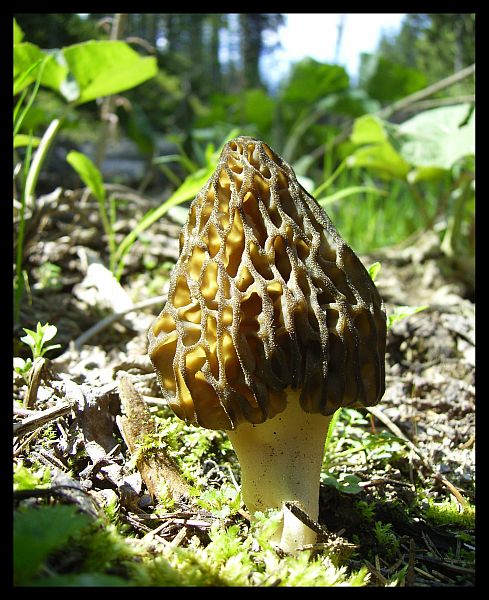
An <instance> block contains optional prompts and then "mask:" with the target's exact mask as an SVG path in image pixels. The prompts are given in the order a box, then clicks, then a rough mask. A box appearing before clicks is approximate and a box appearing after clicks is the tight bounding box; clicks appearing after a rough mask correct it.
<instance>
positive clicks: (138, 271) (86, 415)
mask: <svg viewBox="0 0 489 600" xmlns="http://www.w3.org/2000/svg"><path fill="white" fill-rule="evenodd" d="M120 196H123V197H124V200H125V207H122V206H121V205H119V211H120V212H119V215H120V218H119V219H118V226H117V227H118V230H117V237H118V239H119V240H120V239H121V238H122V237H123V236H124V235H125V234H126V233H128V232H129V231H131V230H132V229H133V228H134V226H135V224H136V223H137V221H138V219H139V218H140V216H141V215H142V214H143V213H144V212H145V211H146V210H147V209H148V208H149V207H150V206H151V204H152V202H151V200H150V199H148V198H143V197H141V196H139V195H138V194H136V193H135V192H133V191H131V190H127V189H119V197H120ZM36 207H37V208H36V211H35V213H34V214H31V215H28V219H27V222H26V245H25V263H24V266H25V268H26V270H27V272H28V273H29V282H30V293H29V294H24V298H23V302H22V305H21V312H20V319H19V322H20V324H21V326H22V327H27V328H30V329H35V328H36V323H37V322H38V321H39V322H41V323H46V322H49V323H51V324H55V325H56V327H57V329H58V334H57V336H56V339H55V340H54V341H55V342H57V343H59V344H61V349H60V350H58V351H57V353H58V355H57V356H56V352H52V353H50V355H49V356H51V357H53V358H52V359H51V360H46V361H45V362H44V363H43V364H41V365H39V369H38V371H39V375H38V381H37V382H36V384H37V385H38V388H37V394H36V393H35V394H33V395H31V402H30V404H29V406H28V407H27V409H26V410H24V411H21V410H17V411H16V413H17V414H15V416H14V425H17V426H20V425H21V424H23V426H24V427H25V423H26V420H28V418H29V417H32V415H36V414H39V413H35V412H28V410H29V411H46V410H48V409H50V408H52V407H60V406H62V405H63V403H64V406H66V402H67V401H69V402H70V403H71V405H72V406H73V404H74V405H75V406H76V407H77V408H75V409H71V411H70V408H69V406H68V408H67V409H66V410H65V412H64V413H63V414H62V415H61V416H59V417H58V418H57V420H56V424H57V425H56V435H55V436H54V437H53V439H52V440H51V442H50V446H49V447H48V448H46V444H45V443H43V444H41V443H40V436H39V435H38V434H39V432H40V431H42V427H41V426H40V425H39V426H38V428H37V429H36V428H34V429H33V430H32V429H29V426H28V425H27V429H28V431H29V433H26V429H25V428H24V429H23V430H22V429H20V430H18V431H17V437H15V439H14V452H15V453H16V455H17V457H19V458H24V459H26V460H27V461H29V460H33V459H36V460H37V461H39V462H41V463H44V464H47V465H49V466H50V467H52V468H54V471H55V472H56V473H57V477H58V480H57V481H58V482H59V481H62V480H63V478H65V479H66V478H67V477H68V474H67V473H68V470H69V468H68V462H69V461H72V460H73V456H77V455H80V456H84V457H85V458H83V459H80V462H79V464H78V469H77V470H76V473H75V474H74V475H73V479H71V481H72V482H73V481H75V482H76V483H77V485H79V486H80V487H81V489H83V490H89V491H90V493H91V495H92V499H94V500H95V501H101V498H103V497H104V496H107V495H108V494H109V493H113V492H114V491H115V492H116V493H117V494H118V495H119V497H120V498H122V494H123V493H126V497H125V498H124V503H125V506H126V507H129V508H128V509H127V510H128V514H130V512H131V511H130V507H131V506H135V505H136V504H138V505H139V507H140V506H141V503H144V498H145V497H146V498H147V493H146V490H145V488H144V486H143V485H142V484H141V482H140V481H139V483H135V480H136V479H137V478H136V477H135V476H134V473H132V474H131V473H129V472H126V471H125V469H124V463H125V461H126V459H127V457H128V455H127V448H126V447H125V444H124V441H123V440H121V437H120V434H119V431H118V428H117V423H116V419H115V417H116V415H117V414H118V413H119V412H120V403H119V397H118V393H117V377H118V374H120V373H121V372H124V373H126V374H128V376H129V377H130V380H131V381H132V383H133V384H134V385H135V387H136V389H137V390H138V391H139V392H140V393H141V394H143V395H144V396H145V397H146V398H147V399H148V398H149V401H150V402H151V401H153V402H154V403H157V402H158V398H159V397H160V394H159V390H158V387H157V383H156V379H155V377H154V374H153V372H152V369H151V365H150V362H149V359H148V357H147V354H146V331H147V328H148V326H149V323H150V322H151V320H152V318H153V315H155V314H157V313H158V312H159V311H160V310H161V308H162V306H163V301H162V300H160V302H159V304H158V305H155V306H152V307H148V308H143V309H139V310H137V311H135V312H133V313H127V314H126V315H125V316H123V317H121V318H119V319H117V320H115V321H114V322H112V323H111V324H110V325H109V326H108V327H106V328H103V329H101V330H100V331H99V333H98V334H95V335H94V336H92V337H90V338H89V339H87V340H86V342H85V343H82V342H83V339H81V340H80V336H82V334H84V333H85V332H87V330H89V329H90V328H91V327H92V326H94V325H96V324H97V323H99V322H100V321H101V320H102V319H104V317H106V316H107V315H109V314H111V313H113V312H114V311H119V310H124V309H127V307H130V306H131V303H138V302H141V301H143V300H148V299H151V298H152V297H156V296H160V295H161V294H163V293H164V285H165V278H164V276H163V275H164V272H163V271H162V270H161V268H160V269H158V268H154V269H153V270H151V268H152V267H155V266H160V267H161V265H164V264H168V265H169V267H171V263H172V261H174V260H175V259H176V257H177V254H178V233H179V229H180V224H179V223H178V222H176V221H175V220H171V219H161V221H160V222H159V223H158V224H156V225H155V226H153V227H152V228H151V229H150V230H148V231H146V232H145V233H144V235H143V236H141V239H140V240H139V241H137V242H136V243H135V244H134V246H133V247H132V249H131V252H130V254H129V257H128V260H127V262H126V267H125V271H124V275H123V278H122V288H120V287H118V286H117V284H116V283H115V282H114V281H113V280H111V278H110V276H109V275H108V273H107V270H106V269H104V267H103V265H107V264H108V256H107V249H106V245H105V242H104V236H103V231H102V229H101V224H100V219H99V214H98V209H97V204H96V203H95V202H94V201H93V199H90V198H89V197H87V195H86V194H83V193H82V192H81V191H80V190H76V191H71V190H66V191H64V190H61V189H58V190H56V191H55V192H53V193H52V194H50V195H47V196H44V197H41V198H39V199H38V201H37V203H36ZM362 260H363V262H364V264H366V265H369V264H372V263H373V262H375V261H380V262H381V264H382V269H381V271H380V274H379V275H378V277H377V280H376V283H377V285H378V287H379V290H380V292H381V295H382V296H383V298H384V301H385V303H386V308H387V311H388V314H391V313H392V311H393V310H394V308H395V307H397V306H404V305H407V306H421V305H428V308H426V309H425V310H423V311H421V312H419V313H416V314H414V315H412V316H410V317H408V318H406V319H404V320H402V321H399V322H397V323H395V324H394V325H393V327H392V328H391V329H390V330H389V333H388V341H387V355H386V366H387V376H386V384H387V388H386V392H385V395H384V398H383V400H382V401H381V403H380V405H379V406H378V407H377V408H378V409H379V410H380V411H381V412H382V413H383V414H384V415H385V417H386V419H387V420H386V421H385V422H381V421H380V420H379V419H377V418H376V417H375V415H374V416H372V422H371V426H372V427H373V428H374V429H375V431H377V432H380V431H383V430H389V425H390V424H392V425H393V426H394V427H395V426H397V427H398V428H399V429H400V431H401V432H402V434H403V435H404V436H406V437H407V438H408V439H409V440H410V442H411V443H412V445H413V446H414V447H415V449H416V452H415V451H413V452H412V453H411V457H410V459H409V460H407V459H406V460H401V461H399V462H398V463H396V462H394V463H393V464H391V465H390V469H389V470H388V471H386V470H385V468H384V469H383V471H382V472H380V471H377V472H376V471H375V468H372V467H371V466H369V465H364V466H363V467H362V466H359V467H358V468H357V469H356V473H355V474H356V475H357V476H358V477H360V479H361V480H362V481H363V482H364V484H365V485H364V487H363V490H362V493H361V495H359V496H353V495H348V494H345V493H340V492H339V491H338V490H336V489H334V488H332V487H330V486H322V488H321V496H320V518H319V521H320V524H321V525H322V526H323V527H325V528H326V529H328V530H329V531H334V532H337V533H339V535H341V536H343V538H345V539H347V540H349V541H351V540H355V543H356V545H357V553H356V554H354V555H352V558H351V559H350V562H349V564H350V565H351V566H356V567H359V566H361V565H362V564H365V561H368V564H369V565H370V567H371V571H372V573H373V578H372V583H373V585H382V584H383V583H385V581H386V579H387V578H388V577H389V576H390V575H391V574H392V573H393V572H395V571H396V568H397V569H400V568H401V567H402V565H405V564H408V565H409V569H408V575H407V580H406V581H407V584H409V585H415V586H430V587H436V586H442V587H443V586H467V585H473V584H474V579H475V574H474V570H473V568H472V567H471V566H470V565H469V566H467V563H466V562H463V561H462V559H461V558H460V556H461V551H462V554H463V551H466V552H469V551H471V550H472V549H473V546H472V543H469V542H466V541H460V535H459V534H460V528H457V527H451V526H450V525H444V526H441V525H439V526H434V525H433V524H430V523H429V522H427V521H426V520H425V519H423V517H422V512H421V510H420V504H419V503H417V504H416V502H414V499H413V496H414V495H415V492H414V487H413V483H418V482H420V481H421V482H423V483H424V485H425V489H426V490H427V493H428V494H429V495H430V496H431V497H432V498H433V499H434V500H440V499H446V498H448V497H450V495H452V496H456V497H458V498H460V496H461V497H462V501H463V498H465V499H466V500H469V501H470V502H473V501H474V493H475V412H474V411H475V387H474V386H475V380H474V378H475V304H474V302H473V300H474V290H473V280H472V278H471V277H467V275H466V274H464V275H463V277H461V276H460V275H459V273H460V270H457V263H456V262H455V261H454V260H453V259H448V258H447V257H445V256H444V255H443V254H442V253H441V251H440V249H439V243H438V238H437V236H436V235H435V234H432V233H429V232H428V233H425V234H424V235H422V236H418V238H416V239H415V240H413V241H412V243H411V244H410V245H409V246H405V248H404V249H402V248H396V249H388V250H384V251H379V252H376V253H375V255H371V256H365V257H362ZM49 263H52V264H54V265H57V266H58V267H60V268H61V269H60V271H59V272H54V271H53V270H51V271H50V270H49V267H46V265H49ZM111 286H113V287H112V288H111ZM109 288H110V289H112V291H111V292H108V290H109ZM23 334H24V332H23V331H22V329H21V328H20V327H18V328H17V329H16V330H15V331H14V356H21V357H24V358H27V357H28V356H29V352H28V348H27V347H26V346H24V345H22V344H20V342H19V338H20V337H21V336H22V335H23ZM31 387H32V384H31ZM26 396H27V386H26V384H25V382H24V380H23V379H22V377H21V376H20V375H18V374H17V373H15V372H14V399H15V400H18V401H23V402H24V408H26ZM16 406H17V408H18V406H19V405H18V404H17V405H16ZM366 414H367V413H366ZM52 423H53V421H51V422H49V423H48V426H50V425H52ZM386 423H387V425H386ZM31 431H32V433H31ZM36 431H37V435H36V434H35V432H36ZM391 431H392V430H391ZM29 436H31V439H30V441H29V440H28V439H27V438H29ZM80 449H84V450H85V454H84V455H83V453H80ZM102 472H103V473H104V477H97V476H96V475H97V473H102ZM131 478H132V479H131ZM450 486H451V487H450ZM124 490H125V492H124ZM145 494H146V496H145ZM359 498H360V499H363V500H365V501H366V502H367V503H369V504H370V505H371V506H372V507H373V510H374V516H373V520H374V521H381V522H383V523H390V524H391V527H392V531H393V532H394V533H395V534H396V535H397V536H398V538H399V539H400V540H401V542H400V547H399V548H398V552H397V555H396V556H397V559H398V560H397V563H398V564H397V565H396V564H389V563H388V562H386V560H385V548H382V547H379V542H378V539H377V538H376V537H375V536H374V534H373V528H372V522H373V521H370V525H369V524H368V523H367V522H366V521H365V519H363V517H362V516H361V515H360V514H359V511H358V508H357V502H358V500H359ZM65 499H66V498H65ZM85 502H86V500H85ZM413 506H414V508H413ZM91 510H93V509H91ZM174 533H175V534H176V533H177V532H176V531H175V532H174ZM468 533H472V534H473V532H468ZM447 554H450V555H451V556H453V559H452V560H451V561H449V560H448V559H447V558H446V557H447ZM379 556H380V557H384V558H383V559H379ZM414 567H416V568H414ZM408 580H409V581H408Z"/></svg>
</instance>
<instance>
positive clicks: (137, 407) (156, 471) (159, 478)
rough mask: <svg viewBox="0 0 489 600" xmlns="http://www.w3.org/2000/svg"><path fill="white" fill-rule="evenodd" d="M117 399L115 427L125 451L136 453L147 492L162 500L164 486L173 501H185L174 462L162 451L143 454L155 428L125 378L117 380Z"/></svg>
mask: <svg viewBox="0 0 489 600" xmlns="http://www.w3.org/2000/svg"><path fill="white" fill-rule="evenodd" d="M119 396H120V400H121V409H122V416H121V417H117V419H116V421H117V425H118V426H119V430H120V432H121V434H122V437H123V438H124V441H125V442H126V445H127V447H128V449H129V452H130V453H131V454H136V457H137V461H136V465H137V468H138V470H139V472H140V473H141V477H142V478H143V480H144V482H145V483H146V486H147V488H148V491H149V493H150V494H151V495H152V496H153V497H154V498H156V499H158V500H162V499H163V498H162V497H161V496H162V488H164V487H165V485H166V489H167V491H168V492H169V493H170V495H171V496H172V498H173V499H174V500H176V501H177V502H181V501H182V499H185V500H188V499H189V498H190V486H189V485H188V483H187V482H186V481H185V480H184V479H183V478H182V476H181V475H180V471H179V469H178V467H177V465H176V463H175V462H174V460H173V459H172V458H171V457H170V456H169V455H168V454H167V453H166V452H165V448H164V447H159V448H158V449H156V450H154V449H152V448H151V449H150V451H147V452H146V451H145V450H144V445H145V444H148V441H149V440H151V436H154V435H155V434H156V426H155V423H154V420H153V417H152V415H151V413H150V412H149V409H148V407H147V406H146V403H145V402H144V400H143V399H142V397H141V395H140V394H139V393H138V392H137V391H136V389H135V388H134V386H133V385H132V383H131V382H130V381H129V378H128V377H127V376H125V375H123V376H121V378H120V379H119ZM165 491H166V490H165Z"/></svg>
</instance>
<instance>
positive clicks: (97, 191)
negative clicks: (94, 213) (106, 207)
mask: <svg viewBox="0 0 489 600" xmlns="http://www.w3.org/2000/svg"><path fill="white" fill-rule="evenodd" d="M66 160H67V162H68V163H69V164H70V165H71V166H72V167H73V168H74V169H75V171H76V172H77V173H78V175H79V176H80V178H81V180H82V181H83V183H84V184H85V185H86V186H87V187H88V188H89V189H90V191H91V192H92V194H93V195H94V196H95V198H97V200H98V201H99V202H104V201H105V188H104V184H103V179H102V174H101V173H100V171H99V169H98V168H97V167H96V166H95V165H94V164H93V162H92V161H91V160H90V159H89V158H88V156H85V154H82V153H81V152H76V151H75V150H72V151H71V152H69V153H68V156H67V157H66Z"/></svg>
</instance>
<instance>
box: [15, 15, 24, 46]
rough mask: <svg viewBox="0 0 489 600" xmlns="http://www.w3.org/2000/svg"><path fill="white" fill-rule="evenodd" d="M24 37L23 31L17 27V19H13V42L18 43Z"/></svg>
mask: <svg viewBox="0 0 489 600" xmlns="http://www.w3.org/2000/svg"><path fill="white" fill-rule="evenodd" d="M23 38H24V32H23V31H22V29H21V28H20V27H19V25H18V23H17V21H16V20H15V19H14V44H20V42H21V41H22V40H23Z"/></svg>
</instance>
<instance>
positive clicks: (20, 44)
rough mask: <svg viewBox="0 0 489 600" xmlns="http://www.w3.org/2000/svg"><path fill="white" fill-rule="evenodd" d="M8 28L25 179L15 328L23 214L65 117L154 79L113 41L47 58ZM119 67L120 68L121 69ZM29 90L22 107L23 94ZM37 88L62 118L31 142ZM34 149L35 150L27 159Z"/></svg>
mask: <svg viewBox="0 0 489 600" xmlns="http://www.w3.org/2000/svg"><path fill="white" fill-rule="evenodd" d="M13 28H14V87H13V94H14V98H15V97H16V96H19V95H20V97H19V99H18V100H17V102H16V104H15V107H14V149H15V148H19V147H20V146H22V145H24V146H27V153H26V156H25V158H24V161H23V169H21V170H22V172H23V175H24V177H23V181H22V182H21V185H22V190H21V191H20V192H19V196H20V202H19V200H17V206H18V207H19V213H20V214H19V226H18V234H17V235H18V239H17V248H16V271H15V279H14V290H15V295H14V321H15V322H17V321H18V317H19V309H20V301H21V298H22V294H23V290H24V285H25V283H24V280H25V277H26V275H25V274H24V272H23V269H22V260H23V247H24V230H25V213H26V209H27V208H28V207H29V208H33V206H34V195H35V190H36V186H37V182H38V179H39V175H40V173H41V170H42V168H43V165H44V163H45V161H46V157H47V154H48V151H49V149H50V148H51V146H52V144H53V142H54V140H55V138H56V136H57V134H58V132H59V131H60V129H61V127H62V125H63V123H64V120H65V117H66V115H67V114H68V112H69V111H70V110H72V109H73V108H75V107H78V106H80V105H81V104H85V103H86V102H91V101H93V100H96V99H97V98H100V97H103V96H109V95H112V94H116V93H119V92H121V91H125V90H128V89H131V88H133V87H135V86H137V85H139V84H141V83H143V82H144V81H146V80H148V79H150V78H151V77H154V75H156V73H157V64H156V59H155V58H154V57H141V56H139V55H138V54H137V52H135V51H134V50H133V49H132V48H131V47H130V46H129V45H128V44H126V43H125V42H120V41H115V40H109V41H95V40H90V41H88V42H84V43H82V44H74V45H72V46H67V47H65V48H61V49H60V50H57V51H56V52H48V51H44V50H41V49H40V48H38V47H37V46H36V45H34V44H31V43H29V42H26V41H24V33H23V32H22V30H21V28H20V27H19V26H18V24H17V22H16V21H15V19H14V20H13ZM120 65H124V69H121V68H120ZM32 84H34V88H33V91H32V93H31V95H30V97H29V99H28V101H27V102H26V98H27V90H28V88H29V87H30V86H31V85H32ZM39 86H43V87H46V88H49V89H51V90H54V91H55V92H57V93H58V94H59V95H60V96H61V97H62V98H63V99H64V100H65V101H66V108H65V111H64V112H63V114H62V115H60V117H59V118H55V119H53V120H52V121H51V123H50V124H49V125H48V127H47V129H46V131H45V132H44V134H43V136H42V137H41V138H40V139H39V138H35V137H33V136H32V132H31V131H28V132H22V131H21V128H22V124H23V122H24V120H25V117H26V115H27V113H28V112H29V110H30V109H31V107H32V106H33V104H34V101H35V98H36V96H37V92H38V89H39ZM35 146H37V149H36V151H35V153H34V154H32V148H33V147H35ZM31 158H32V160H31ZM16 162H18V160H16ZM104 226H106V224H105V223H104Z"/></svg>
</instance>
